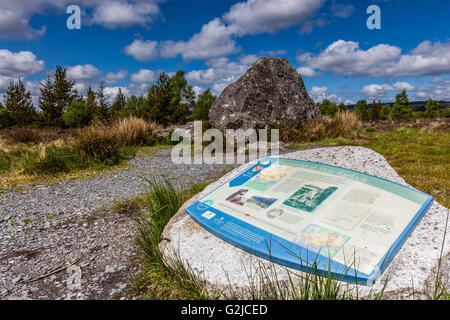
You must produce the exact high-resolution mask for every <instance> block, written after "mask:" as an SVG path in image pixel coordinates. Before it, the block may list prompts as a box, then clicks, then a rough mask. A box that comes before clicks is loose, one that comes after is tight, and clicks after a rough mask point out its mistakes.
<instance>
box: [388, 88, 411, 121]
mask: <svg viewBox="0 0 450 320" xmlns="http://www.w3.org/2000/svg"><path fill="white" fill-rule="evenodd" d="M412 116H413V114H412V109H411V108H410V106H409V99H408V95H407V94H406V90H403V91H402V93H399V94H398V95H397V96H396V97H395V103H394V106H393V107H392V110H391V118H392V119H394V120H398V119H410V118H412Z"/></svg>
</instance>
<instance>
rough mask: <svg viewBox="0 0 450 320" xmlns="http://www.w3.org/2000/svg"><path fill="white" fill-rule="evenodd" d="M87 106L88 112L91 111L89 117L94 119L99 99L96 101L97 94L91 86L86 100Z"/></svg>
mask: <svg viewBox="0 0 450 320" xmlns="http://www.w3.org/2000/svg"><path fill="white" fill-rule="evenodd" d="M85 107H86V110H87V112H88V113H89V118H90V120H92V119H93V118H94V116H95V112H96V110H97V107H98V106H97V101H96V95H95V92H94V90H92V88H91V87H90V86H89V88H88V89H87V91H86V101H85Z"/></svg>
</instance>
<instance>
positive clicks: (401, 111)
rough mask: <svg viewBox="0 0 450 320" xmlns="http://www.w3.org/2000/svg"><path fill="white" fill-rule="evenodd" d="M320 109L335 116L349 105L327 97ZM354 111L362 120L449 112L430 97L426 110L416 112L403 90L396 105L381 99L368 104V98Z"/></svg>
mask: <svg viewBox="0 0 450 320" xmlns="http://www.w3.org/2000/svg"><path fill="white" fill-rule="evenodd" d="M317 105H318V107H319V109H320V111H321V112H322V114H324V115H328V116H334V114H335V113H336V112H338V111H345V110H348V107H347V106H346V105H345V104H343V103H341V104H340V105H337V104H336V103H334V102H331V101H329V100H327V99H325V100H324V101H322V102H320V103H318V104H317ZM353 112H354V113H355V114H356V115H357V116H358V117H359V118H360V119H361V120H387V119H393V120H399V119H411V118H413V117H425V118H439V117H444V116H447V114H448V112H446V111H445V110H442V109H441V107H440V104H439V102H438V101H436V100H433V99H431V98H430V99H429V100H428V101H427V103H426V105H425V111H423V112H414V111H413V110H412V108H411V105H410V102H409V99H408V95H407V94H406V91H405V90H403V91H402V92H401V93H399V94H397V96H396V97H395V102H394V105H393V106H392V108H391V106H390V105H389V104H385V105H383V104H382V103H381V102H380V101H378V102H377V101H373V103H372V105H370V107H369V105H368V104H367V101H366V100H359V101H358V102H357V103H356V105H355V107H354V108H353Z"/></svg>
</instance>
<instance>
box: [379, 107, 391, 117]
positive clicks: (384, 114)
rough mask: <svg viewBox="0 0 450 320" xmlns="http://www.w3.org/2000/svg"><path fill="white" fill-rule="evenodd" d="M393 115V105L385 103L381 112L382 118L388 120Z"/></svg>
mask: <svg viewBox="0 0 450 320" xmlns="http://www.w3.org/2000/svg"><path fill="white" fill-rule="evenodd" d="M390 116H391V107H390V106H389V105H388V104H385V105H384V106H383V107H382V108H381V112H380V118H381V119H382V120H387V119H389V118H390Z"/></svg>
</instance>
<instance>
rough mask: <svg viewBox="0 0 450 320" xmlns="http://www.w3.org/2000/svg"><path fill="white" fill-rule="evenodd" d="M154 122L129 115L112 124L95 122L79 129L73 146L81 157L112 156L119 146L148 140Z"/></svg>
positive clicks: (106, 157)
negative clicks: (129, 116)
mask: <svg viewBox="0 0 450 320" xmlns="http://www.w3.org/2000/svg"><path fill="white" fill-rule="evenodd" d="M156 129H159V126H158V125H157V124H156V123H149V122H146V121H145V120H143V119H139V118H135V117H131V118H126V119H121V120H118V121H116V122H113V123H112V124H104V123H96V124H94V125H91V126H89V127H86V128H82V129H79V131H78V134H77V136H76V139H75V143H74V148H75V150H76V151H77V152H78V153H79V154H80V156H82V157H88V158H91V159H100V160H102V161H104V160H106V159H109V158H114V157H115V155H117V152H118V150H119V148H120V147H121V146H134V145H138V144H142V143H144V142H149V141H150V140H151V134H152V132H153V131H154V130H156Z"/></svg>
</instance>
